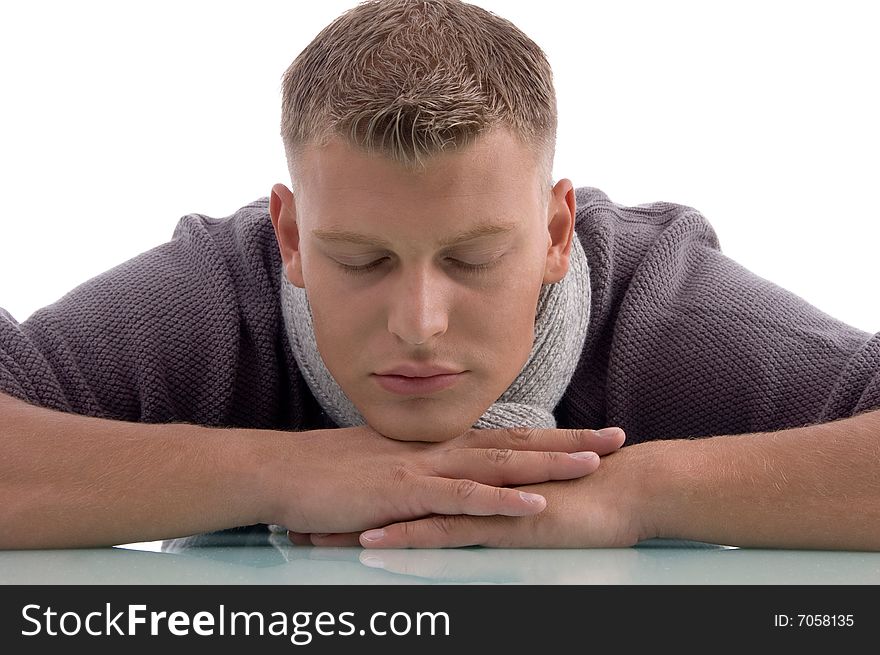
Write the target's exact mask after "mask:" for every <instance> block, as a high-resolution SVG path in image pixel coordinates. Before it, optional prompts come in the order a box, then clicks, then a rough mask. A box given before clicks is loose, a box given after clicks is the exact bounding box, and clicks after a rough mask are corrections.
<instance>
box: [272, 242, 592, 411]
mask: <svg viewBox="0 0 880 655" xmlns="http://www.w3.org/2000/svg"><path fill="white" fill-rule="evenodd" d="M569 260H570V266H569V271H568V273H567V274H566V276H565V277H564V278H562V280H560V281H559V282H556V283H554V284H545V285H543V286H542V287H541V292H540V294H539V296H538V303H537V308H536V312H535V328H534V334H535V338H534V342H533V345H532V350H531V352H530V354H529V357H528V359H527V360H526V362H525V364H524V365H523V367H522V369H521V370H520V372H519V374H518V375H517V377H516V378H515V379H514V380H513V382H512V383H511V384H510V385H509V386H508V388H507V390H506V391H505V392H504V393H503V394H502V395H501V396H500V397H499V398H498V400H496V401H495V402H494V403H493V404H492V405H490V406H489V407H488V408H487V409H486V411H485V413H484V414H483V415H482V416H481V417H480V418H479V419H477V421H476V423H474V425H473V427H475V428H504V427H514V426H519V425H526V426H533V427H546V428H555V427H556V419H555V418H554V417H553V410H554V409H555V407H556V405H557V403H559V400H560V398H562V394H563V393H564V392H565V389H566V388H567V387H568V384H569V382H570V381H571V376H572V374H573V373H574V369H575V366H576V365H577V363H578V361H579V359H580V354H581V350H582V349H583V346H584V338H585V337H586V334H587V324H588V323H589V320H590V270H589V265H588V263H587V258H586V256H585V255H584V250H583V248H582V247H581V244H580V240H579V239H578V237H577V235H576V234H575V235H574V238H573V239H572V246H571V256H570V258H569ZM279 280H280V281H279V284H280V285H281V309H282V315H283V317H284V324H285V327H286V329H287V335H288V339H289V341H290V345H291V348H292V349H293V355H294V357H295V358H296V361H297V364H298V365H299V369H300V371H301V372H302V374H303V376H304V377H305V379H306V382H307V383H308V385H309V388H310V389H311V391H312V393H313V394H314V395H315V397H316V398H317V400H318V402H319V403H320V404H321V407H323V408H324V411H326V412H327V414H329V415H330V417H331V418H332V419H333V421H335V422H336V424H337V425H339V426H340V427H352V426H355V425H364V424H365V423H366V420H365V419H364V417H363V415H362V414H361V413H360V412H359V411H358V409H357V407H355V405H354V403H352V401H351V399H350V398H349V397H348V396H347V395H346V393H345V392H344V391H343V390H342V388H341V387H340V386H339V384H338V383H337V382H336V379H335V378H334V377H333V375H332V374H331V373H330V371H329V370H328V369H327V366H326V364H325V363H324V359H323V358H322V357H321V354H320V352H319V350H318V344H317V341H316V339H315V330H314V325H313V323H312V310H311V307H310V305H309V299H308V293H307V290H306V289H302V288H300V287H297V286H294V285H293V284H292V283H291V282H290V280H288V279H287V275H286V274H285V273H284V270H283V268H282V270H281V273H280V277H279Z"/></svg>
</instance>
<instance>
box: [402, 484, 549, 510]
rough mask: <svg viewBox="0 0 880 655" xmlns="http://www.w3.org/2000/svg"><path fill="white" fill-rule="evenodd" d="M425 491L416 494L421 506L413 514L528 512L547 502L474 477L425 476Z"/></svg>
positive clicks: (542, 498)
mask: <svg viewBox="0 0 880 655" xmlns="http://www.w3.org/2000/svg"><path fill="white" fill-rule="evenodd" d="M425 485H426V486H425V487H423V490H424V493H420V494H419V495H418V498H419V499H421V500H420V503H419V504H420V505H421V507H419V508H418V510H417V511H415V512H413V515H414V516H427V515H429V514H469V515H473V516H492V515H496V514H501V515H503V516H529V515H531V514H537V513H538V512H540V511H542V510H543V509H544V508H545V507H546V506H547V500H546V498H544V496H541V495H540V494H533V493H529V492H527V491H520V490H518V489H505V488H503V487H493V486H490V485H487V484H481V483H479V482H475V481H474V480H459V479H450V478H440V477H436V478H427V479H426V480H425Z"/></svg>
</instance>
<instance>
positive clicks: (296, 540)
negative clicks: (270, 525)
mask: <svg viewBox="0 0 880 655" xmlns="http://www.w3.org/2000/svg"><path fill="white" fill-rule="evenodd" d="M287 538H288V539H290V543H292V544H293V545H294V546H311V545H312V542H311V540H310V539H309V535H307V534H303V533H302V532H293V531H292V530H288V531H287Z"/></svg>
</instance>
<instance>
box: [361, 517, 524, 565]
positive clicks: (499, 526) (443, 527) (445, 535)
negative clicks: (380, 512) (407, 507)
mask: <svg viewBox="0 0 880 655" xmlns="http://www.w3.org/2000/svg"><path fill="white" fill-rule="evenodd" d="M522 520H523V519H517V518H507V517H491V518H475V517H472V516H429V517H427V518H424V519H419V520H417V521H405V522H402V523H392V524H391V525H386V526H385V527H384V528H379V529H375V530H367V531H366V532H363V533H361V535H360V544H361V546H363V547H364V548H458V547H461V546H489V545H498V544H499V543H500V542H501V541H502V539H501V537H502V536H503V535H505V534H506V535H507V539H510V535H511V533H512V532H513V528H514V525H513V522H515V521H522ZM508 545H513V544H512V543H511V544H508ZM362 561H363V558H362Z"/></svg>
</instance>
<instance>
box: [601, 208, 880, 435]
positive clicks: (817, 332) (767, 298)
mask: <svg viewBox="0 0 880 655" xmlns="http://www.w3.org/2000/svg"><path fill="white" fill-rule="evenodd" d="M608 370H609V373H608V408H609V419H610V421H609V423H608V424H609V425H621V426H624V427H625V429H626V430H627V433H628V434H631V436H632V438H631V439H630V440H629V441H630V443H637V442H639V441H645V440H649V439H657V438H682V437H695V436H709V435H721V434H741V433H747V432H760V431H775V430H780V429H785V428H791V427H799V426H805V425H811V424H815V423H824V422H829V421H834V420H837V419H840V418H845V417H849V416H854V415H856V414H859V413H862V412H865V411H868V410H872V409H878V408H880V333H877V334H870V333H867V332H864V331H862V330H858V329H856V328H854V327H852V326H850V325H847V324H845V323H843V322H842V321H839V320H837V319H835V318H833V317H831V316H829V315H828V314H826V313H824V312H822V311H821V310H819V309H818V308H816V307H815V306H813V305H811V304H810V303H808V302H807V301H806V300H804V299H803V298H801V297H799V296H797V295H796V294H794V293H791V292H789V291H787V290H785V289H783V288H781V287H779V286H777V285H776V284H774V283H772V282H770V281H768V280H766V279H764V278H761V277H760V276H758V275H756V274H754V273H752V272H751V271H749V270H747V269H746V268H744V267H743V266H741V265H740V264H738V263H737V262H735V261H734V260H732V259H731V258H729V257H727V256H726V255H724V254H723V253H722V252H721V250H720V247H719V245H718V240H717V236H716V235H715V232H714V230H713V229H712V227H711V226H710V225H709V223H708V222H707V221H706V219H705V218H704V217H703V216H702V215H700V214H699V212H696V211H695V210H693V211H689V212H686V213H684V214H683V215H681V216H680V217H679V218H678V219H677V220H675V221H673V222H671V223H670V224H669V225H668V226H667V227H666V228H665V229H664V231H663V232H662V234H661V235H660V236H659V238H658V239H657V240H656V241H655V242H654V243H653V244H652V246H651V248H650V249H649V250H648V251H647V253H646V256H645V258H644V259H643V261H642V262H641V263H640V264H639V266H638V268H637V269H636V271H635V273H634V275H633V277H632V281H631V283H630V285H629V288H628V289H627V291H626V294H625V296H624V298H623V301H622V303H621V306H620V313H619V316H618V318H617V321H616V325H615V327H614V334H613V340H612V346H611V356H610V359H609V369H608Z"/></svg>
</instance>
